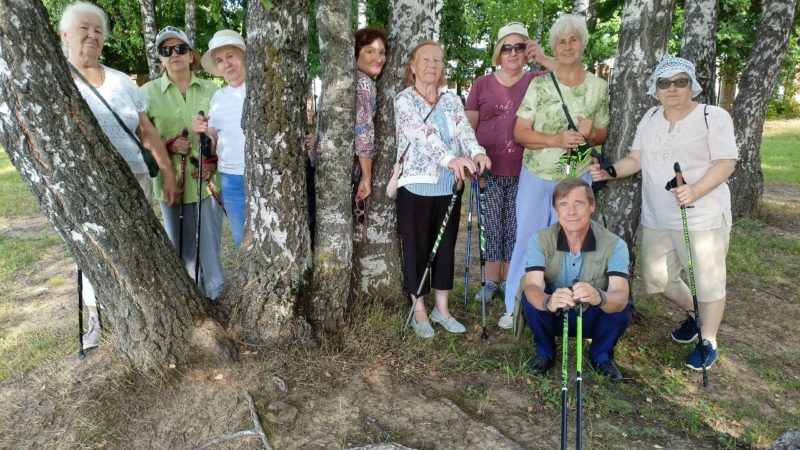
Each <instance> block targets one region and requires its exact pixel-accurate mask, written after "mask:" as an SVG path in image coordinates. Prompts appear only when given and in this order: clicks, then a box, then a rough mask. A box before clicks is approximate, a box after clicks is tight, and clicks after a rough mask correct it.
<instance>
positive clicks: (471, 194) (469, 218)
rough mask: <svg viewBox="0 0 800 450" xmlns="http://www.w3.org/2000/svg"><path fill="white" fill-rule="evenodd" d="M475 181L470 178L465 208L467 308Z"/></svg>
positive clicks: (465, 304) (465, 290)
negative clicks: (467, 202)
mask: <svg viewBox="0 0 800 450" xmlns="http://www.w3.org/2000/svg"><path fill="white" fill-rule="evenodd" d="M477 186H478V185H477V183H476V182H475V180H472V182H471V183H470V189H469V207H468V208H467V248H466V253H467V258H466V262H465V263H464V309H467V295H468V294H467V291H468V290H469V257H470V247H471V246H472V199H473V197H474V196H475V195H477V193H478V191H477V189H476V188H477Z"/></svg>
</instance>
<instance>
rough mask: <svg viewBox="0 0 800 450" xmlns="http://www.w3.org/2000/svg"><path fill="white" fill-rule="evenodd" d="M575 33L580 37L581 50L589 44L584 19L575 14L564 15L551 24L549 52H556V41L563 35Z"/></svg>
mask: <svg viewBox="0 0 800 450" xmlns="http://www.w3.org/2000/svg"><path fill="white" fill-rule="evenodd" d="M569 32H575V33H578V36H580V37H581V42H583V48H584V49H585V48H586V45H587V44H588V43H589V30H587V29H586V19H584V18H583V17H581V16H576V15H575V14H564V15H563V16H561V17H559V18H558V19H556V21H555V22H553V26H551V27H550V50H553V51H556V40H557V39H558V38H559V36H561V35H563V34H564V33H569Z"/></svg>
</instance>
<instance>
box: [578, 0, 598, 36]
mask: <svg viewBox="0 0 800 450" xmlns="http://www.w3.org/2000/svg"><path fill="white" fill-rule="evenodd" d="M594 10H595V0H575V1H574V2H573V3H572V14H575V15H576V16H581V17H583V18H584V19H586V28H588V29H589V32H590V33H591V32H592V31H593V30H594V28H595V26H596V25H597V16H596V15H595V12H594Z"/></svg>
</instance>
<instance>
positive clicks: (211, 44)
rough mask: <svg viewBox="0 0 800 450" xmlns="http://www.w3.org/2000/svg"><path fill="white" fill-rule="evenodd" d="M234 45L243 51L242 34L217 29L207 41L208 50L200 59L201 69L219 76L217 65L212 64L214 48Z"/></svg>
mask: <svg viewBox="0 0 800 450" xmlns="http://www.w3.org/2000/svg"><path fill="white" fill-rule="evenodd" d="M229 45H230V46H232V47H236V48H238V49H239V50H241V51H245V50H244V49H245V46H244V39H242V35H241V34H239V33H237V32H235V31H233V30H219V31H217V32H216V33H214V37H212V38H211V40H210V41H208V51H207V52H206V53H205V55H203V58H202V59H200V64H202V65H203V69H205V71H206V72H208V73H210V74H211V75H215V76H218V77H221V76H222V74H221V73H219V71H218V70H217V65H216V64H214V50H216V49H218V48H222V47H227V46H229Z"/></svg>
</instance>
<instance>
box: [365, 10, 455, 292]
mask: <svg viewBox="0 0 800 450" xmlns="http://www.w3.org/2000/svg"><path fill="white" fill-rule="evenodd" d="M442 5H443V0H394V1H393V2H392V11H391V18H390V20H389V23H390V24H391V29H390V30H389V42H388V45H387V48H388V54H387V59H386V65H385V66H384V68H383V73H382V74H381V76H380V79H379V81H378V112H377V113H376V114H375V145H376V147H377V152H376V154H375V158H373V160H372V195H371V196H370V198H369V201H370V205H369V217H368V219H367V220H368V223H367V232H366V233H365V234H362V233H356V234H355V235H354V238H355V240H354V244H353V245H354V248H353V254H354V258H353V289H354V293H355V297H356V298H360V299H369V301H374V300H378V301H391V302H396V301H397V299H399V298H402V297H403V286H402V281H403V278H402V277H403V274H402V271H401V269H402V266H401V261H400V243H399V240H398V238H399V236H398V234H397V217H396V215H395V204H394V200H391V199H389V198H388V197H387V196H386V183H387V182H388V181H389V176H390V175H391V172H392V166H393V165H394V162H395V159H396V158H397V145H396V143H395V128H394V97H395V95H396V94H397V93H398V92H400V91H401V90H403V89H404V88H405V86H402V80H403V71H404V70H405V63H406V61H407V59H408V55H409V53H411V50H412V49H413V48H414V47H415V46H416V45H417V44H418V43H420V42H421V41H423V40H425V39H433V40H437V39H438V38H439V25H440V23H441V17H442Z"/></svg>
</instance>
